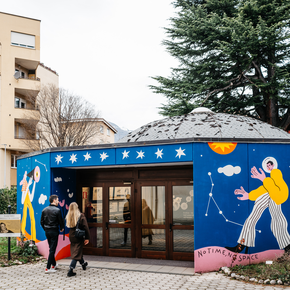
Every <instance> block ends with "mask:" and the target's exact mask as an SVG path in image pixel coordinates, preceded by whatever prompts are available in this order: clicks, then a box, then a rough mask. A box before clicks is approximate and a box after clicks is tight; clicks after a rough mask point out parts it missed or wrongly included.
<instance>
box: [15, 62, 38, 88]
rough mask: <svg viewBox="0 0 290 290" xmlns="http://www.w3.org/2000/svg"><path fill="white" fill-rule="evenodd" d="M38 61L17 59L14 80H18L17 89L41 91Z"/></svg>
mask: <svg viewBox="0 0 290 290" xmlns="http://www.w3.org/2000/svg"><path fill="white" fill-rule="evenodd" d="M37 66H38V61H33V60H27V59H20V58H16V59H15V72H14V78H15V79H16V80H17V84H16V85H15V87H17V88H22V89H33V90H36V89H39V87H40V78H38V77H37V75H36V69H37Z"/></svg>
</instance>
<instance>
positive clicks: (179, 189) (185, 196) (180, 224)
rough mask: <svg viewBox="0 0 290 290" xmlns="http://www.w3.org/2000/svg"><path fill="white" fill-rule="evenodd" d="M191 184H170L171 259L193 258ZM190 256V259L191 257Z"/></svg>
mask: <svg viewBox="0 0 290 290" xmlns="http://www.w3.org/2000/svg"><path fill="white" fill-rule="evenodd" d="M193 217H194V212H193V186H192V185H173V186H172V222H171V223H170V225H169V230H170V235H171V237H170V238H171V239H172V252H171V258H172V259H178V260H180V259H182V258H186V257H188V258H189V260H193V251H194V231H193ZM191 258H192V259H191Z"/></svg>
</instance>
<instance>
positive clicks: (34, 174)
mask: <svg viewBox="0 0 290 290" xmlns="http://www.w3.org/2000/svg"><path fill="white" fill-rule="evenodd" d="M28 177H29V181H28V183H27V180H26V178H27V171H25V173H24V176H23V179H22V180H21V182H20V185H22V189H21V192H22V197H21V203H22V204H23V215H22V221H21V232H22V234H25V227H26V218H27V208H28V209H29V216H30V223H31V240H33V241H35V240H36V229H35V217H34V209H33V206H32V203H31V202H32V201H33V198H34V192H35V184H36V182H38V181H39V178H40V170H39V167H38V166H36V167H35V168H34V169H33V170H32V171H31V172H30V173H29V174H28ZM33 180H34V183H33V188H32V191H31V193H30V190H29V186H30V185H31V184H32V181H33Z"/></svg>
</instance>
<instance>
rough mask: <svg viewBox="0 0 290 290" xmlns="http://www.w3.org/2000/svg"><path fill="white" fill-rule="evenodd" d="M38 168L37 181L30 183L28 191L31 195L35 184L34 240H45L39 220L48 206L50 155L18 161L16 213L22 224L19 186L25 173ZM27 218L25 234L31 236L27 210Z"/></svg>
mask: <svg viewBox="0 0 290 290" xmlns="http://www.w3.org/2000/svg"><path fill="white" fill-rule="evenodd" d="M37 167H38V168H39V172H40V176H39V181H38V182H35V181H32V184H31V185H30V186H29V191H30V193H32V189H33V186H34V182H35V192H34V197H33V199H32V201H31V204H32V207H33V210H34V219H35V228H36V239H37V240H45V239H46V238H45V235H44V231H43V229H42V228H41V226H40V218H41V212H42V210H43V209H44V208H45V207H46V206H48V205H49V201H48V199H49V196H50V192H51V182H50V179H51V175H50V154H49V153H45V154H40V155H37V156H34V157H29V158H26V159H20V160H18V161H17V213H19V214H21V220H22V222H23V207H24V205H23V203H22V202H21V199H22V194H23V193H22V186H23V185H20V183H21V181H22V180H23V178H24V174H25V172H27V174H29V173H30V172H31V171H32V170H33V169H35V168H37ZM29 179H30V178H29V177H28V176H27V177H26V181H27V183H28V182H29ZM26 212H27V218H26V227H25V230H26V232H27V233H28V234H29V235H31V219H30V210H29V209H27V210H26Z"/></svg>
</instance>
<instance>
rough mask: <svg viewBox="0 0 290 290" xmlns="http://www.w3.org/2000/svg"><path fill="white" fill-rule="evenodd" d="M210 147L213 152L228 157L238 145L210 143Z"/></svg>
mask: <svg viewBox="0 0 290 290" xmlns="http://www.w3.org/2000/svg"><path fill="white" fill-rule="evenodd" d="M208 146H209V147H210V149H211V150H212V151H214V152H216V153H218V154H223V155H226V154H230V153H232V152H233V151H234V150H235V148H236V146H237V143H227V142H209V143H208Z"/></svg>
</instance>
